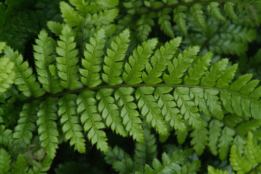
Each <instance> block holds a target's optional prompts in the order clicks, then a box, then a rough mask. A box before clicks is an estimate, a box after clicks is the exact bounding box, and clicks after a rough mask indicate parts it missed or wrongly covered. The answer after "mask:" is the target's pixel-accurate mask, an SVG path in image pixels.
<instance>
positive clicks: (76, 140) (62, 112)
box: [58, 94, 85, 153]
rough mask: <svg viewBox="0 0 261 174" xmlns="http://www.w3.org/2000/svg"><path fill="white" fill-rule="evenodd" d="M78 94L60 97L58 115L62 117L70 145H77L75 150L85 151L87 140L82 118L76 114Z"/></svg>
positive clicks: (64, 131)
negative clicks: (84, 135)
mask: <svg viewBox="0 0 261 174" xmlns="http://www.w3.org/2000/svg"><path fill="white" fill-rule="evenodd" d="M76 97H77V96H76V95H74V94H67V95H64V96H63V97H62V98H60V100H59V102H58V104H59V109H58V115H59V116H60V117H61V118H60V122H61V124H62V130H63V133H64V134H65V140H66V141H68V140H69V141H70V145H71V146H72V145H74V146H75V150H78V151H79V152H80V153H85V143H84V142H85V140H84V138H83V133H82V127H81V126H80V119H79V117H78V116H77V115H76V103H75V100H76Z"/></svg>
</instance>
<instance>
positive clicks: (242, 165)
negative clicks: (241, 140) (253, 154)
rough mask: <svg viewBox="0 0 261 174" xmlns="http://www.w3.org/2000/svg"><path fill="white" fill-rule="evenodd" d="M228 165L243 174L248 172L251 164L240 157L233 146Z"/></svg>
mask: <svg viewBox="0 0 261 174" xmlns="http://www.w3.org/2000/svg"><path fill="white" fill-rule="evenodd" d="M230 164H231V165H232V167H233V169H234V170H236V171H242V172H243V173H247V172H249V171H250V170H251V168H252V164H251V163H249V162H248V161H247V159H245V158H244V157H242V156H241V155H240V153H239V151H238V149H237V147H236V146H235V145H233V146H232V148H231V154H230Z"/></svg>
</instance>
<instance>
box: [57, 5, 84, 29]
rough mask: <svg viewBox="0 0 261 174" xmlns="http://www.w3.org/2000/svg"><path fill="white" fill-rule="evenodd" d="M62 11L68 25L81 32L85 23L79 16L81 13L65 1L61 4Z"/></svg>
mask: <svg viewBox="0 0 261 174" xmlns="http://www.w3.org/2000/svg"><path fill="white" fill-rule="evenodd" d="M60 9H61V12H62V17H63V18H64V21H65V22H66V24H68V26H69V27H71V28H74V27H76V28H77V30H78V31H80V30H81V27H82V25H83V23H84V18H83V17H82V16H81V15H80V14H79V12H78V11H75V10H74V9H73V8H72V7H71V6H70V5H69V4H68V3H66V2H63V1H62V2H60Z"/></svg>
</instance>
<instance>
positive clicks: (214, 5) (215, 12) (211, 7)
mask: <svg viewBox="0 0 261 174" xmlns="http://www.w3.org/2000/svg"><path fill="white" fill-rule="evenodd" d="M227 3H229V2H227ZM218 6H219V3H218V2H211V3H209V4H208V6H207V9H208V11H209V12H210V13H211V15H212V16H213V17H215V18H216V19H218V20H220V21H222V22H225V21H226V18H225V17H224V16H223V15H222V13H221V12H220V9H219V7H218Z"/></svg>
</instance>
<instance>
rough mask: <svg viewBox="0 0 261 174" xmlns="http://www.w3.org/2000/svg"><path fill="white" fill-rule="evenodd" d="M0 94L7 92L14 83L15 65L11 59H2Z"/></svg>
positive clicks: (0, 60)
mask: <svg viewBox="0 0 261 174" xmlns="http://www.w3.org/2000/svg"><path fill="white" fill-rule="evenodd" d="M0 65H1V67H0V93H3V92H5V91H6V90H7V89H8V88H10V86H11V85H12V84H13V83H14V79H15V76H16V75H15V72H14V71H13V68H14V63H13V62H12V61H10V59H9V58H1V59H0Z"/></svg>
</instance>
